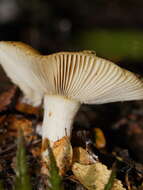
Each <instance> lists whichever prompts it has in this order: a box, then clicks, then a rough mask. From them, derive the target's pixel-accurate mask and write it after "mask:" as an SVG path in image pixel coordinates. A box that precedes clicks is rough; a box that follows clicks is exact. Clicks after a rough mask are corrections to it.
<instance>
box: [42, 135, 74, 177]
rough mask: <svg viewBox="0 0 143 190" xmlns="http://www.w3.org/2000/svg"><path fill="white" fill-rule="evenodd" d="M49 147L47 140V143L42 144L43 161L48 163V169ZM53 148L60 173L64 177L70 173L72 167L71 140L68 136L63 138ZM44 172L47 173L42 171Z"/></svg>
mask: <svg viewBox="0 0 143 190" xmlns="http://www.w3.org/2000/svg"><path fill="white" fill-rule="evenodd" d="M47 147H48V146H47V139H45V141H44V142H43V144H42V150H41V152H42V157H43V161H44V162H45V163H47V167H48V165H49V152H48V149H47ZM51 148H52V151H53V153H54V156H55V159H56V163H57V166H58V168H59V173H60V175H64V174H65V173H66V171H68V170H69V168H70V167H71V165H72V157H73V150H72V146H71V143H70V140H69V138H68V137H67V136H65V137H63V138H62V139H60V140H58V141H56V142H54V144H53V145H52V146H51ZM44 167H45V165H44ZM42 170H43V171H44V170H45V171H46V169H42ZM46 172H47V171H46Z"/></svg>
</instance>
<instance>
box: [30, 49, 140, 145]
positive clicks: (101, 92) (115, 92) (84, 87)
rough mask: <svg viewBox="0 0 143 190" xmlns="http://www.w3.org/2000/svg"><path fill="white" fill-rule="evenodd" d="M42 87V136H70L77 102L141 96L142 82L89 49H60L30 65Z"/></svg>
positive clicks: (53, 138)
mask: <svg viewBox="0 0 143 190" xmlns="http://www.w3.org/2000/svg"><path fill="white" fill-rule="evenodd" d="M33 69H34V70H35V74H36V75H37V76H39V80H40V81H41V87H42V89H44V91H43V92H42V93H44V110H45V113H44V121H43V132H42V137H43V141H44V139H46V138H48V139H49V140H50V141H51V142H52V143H53V142H55V141H57V140H59V139H61V138H62V137H64V136H68V137H70V134H71V130H72V123H73V120H74V116H75V115H76V113H77V111H78V109H79V107H80V105H81V104H82V103H86V104H102V103H108V102H116V101H125V100H126V101H127V100H139V99H143V82H142V81H141V80H139V79H138V78H137V77H136V76H135V75H134V74H133V73H131V72H129V71H127V70H125V69H122V68H120V67H119V66H117V65H115V64H114V63H112V62H110V61H107V60H105V59H102V58H99V57H96V55H95V54H93V53H89V52H78V53H75V52H73V53H72V52H61V53H55V54H52V55H49V56H45V57H43V60H42V61H41V62H40V63H39V64H34V67H33Z"/></svg>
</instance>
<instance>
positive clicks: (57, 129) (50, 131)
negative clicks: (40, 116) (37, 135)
mask: <svg viewBox="0 0 143 190" xmlns="http://www.w3.org/2000/svg"><path fill="white" fill-rule="evenodd" d="M79 107H80V103H79V102H77V101H73V100H70V99H67V98H65V97H63V96H56V95H55V96H53V95H52V96H51V95H46V96H45V97H44V111H45V112H44V121H43V126H42V140H43V142H44V140H45V139H48V140H49V141H50V143H51V145H52V143H54V142H56V141H57V140H60V139H61V138H63V137H64V136H68V137H70V134H71V130H72V124H73V119H74V116H75V115H76V113H77V111H78V109H79Z"/></svg>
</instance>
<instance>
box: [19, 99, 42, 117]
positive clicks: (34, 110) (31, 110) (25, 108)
mask: <svg viewBox="0 0 143 190" xmlns="http://www.w3.org/2000/svg"><path fill="white" fill-rule="evenodd" d="M16 110H17V111H20V112H23V113H27V114H33V115H36V116H38V115H39V113H40V111H41V110H40V108H39V107H33V106H32V105H29V104H26V103H21V102H18V103H17V105H16Z"/></svg>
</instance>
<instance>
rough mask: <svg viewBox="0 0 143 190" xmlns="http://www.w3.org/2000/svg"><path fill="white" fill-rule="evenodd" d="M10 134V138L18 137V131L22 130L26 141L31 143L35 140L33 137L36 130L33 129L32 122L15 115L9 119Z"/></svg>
mask: <svg viewBox="0 0 143 190" xmlns="http://www.w3.org/2000/svg"><path fill="white" fill-rule="evenodd" d="M7 123H8V134H9V135H10V136H17V135H18V130H19V129H22V130H23V134H24V136H25V138H26V140H28V141H31V140H33V139H35V136H34V135H33V132H34V129H33V128H32V121H30V120H28V119H25V118H23V117H22V118H21V117H20V118H18V117H17V116H15V115H11V116H9V117H8V118H7Z"/></svg>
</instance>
